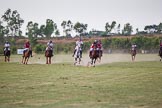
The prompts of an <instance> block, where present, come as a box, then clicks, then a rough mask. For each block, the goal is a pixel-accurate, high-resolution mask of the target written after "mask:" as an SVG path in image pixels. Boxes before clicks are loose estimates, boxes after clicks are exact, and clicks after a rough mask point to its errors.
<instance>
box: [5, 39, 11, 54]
mask: <svg viewBox="0 0 162 108" xmlns="http://www.w3.org/2000/svg"><path fill="white" fill-rule="evenodd" d="M6 51H9V54H10V43H9V42H8V41H6V42H5V44H4V55H6V53H7V52H6Z"/></svg>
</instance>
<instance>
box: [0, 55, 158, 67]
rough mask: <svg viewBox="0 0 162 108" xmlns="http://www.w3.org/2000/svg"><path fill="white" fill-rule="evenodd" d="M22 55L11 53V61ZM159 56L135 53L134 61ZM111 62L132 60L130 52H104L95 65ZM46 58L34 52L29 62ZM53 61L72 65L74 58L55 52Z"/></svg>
mask: <svg viewBox="0 0 162 108" xmlns="http://www.w3.org/2000/svg"><path fill="white" fill-rule="evenodd" d="M21 59H22V55H12V56H11V62H18V63H21ZM159 60H160V57H159V56H158V55H157V54H137V56H136V60H135V62H140V61H159ZM90 61H91V60H90V58H89V56H88V54H83V58H82V61H81V64H80V65H82V66H87V64H88V62H90ZM0 62H4V56H0ZM113 62H132V61H131V55H130V54H104V55H103V57H102V60H101V62H96V65H100V64H107V63H113ZM45 63H46V58H45V56H44V55H37V54H34V57H32V58H30V59H29V64H45ZM55 63H70V64H72V65H73V63H74V58H73V57H72V54H57V55H54V57H52V64H55Z"/></svg>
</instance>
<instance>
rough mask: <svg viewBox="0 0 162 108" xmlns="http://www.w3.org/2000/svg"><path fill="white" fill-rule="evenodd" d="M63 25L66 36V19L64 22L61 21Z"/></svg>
mask: <svg viewBox="0 0 162 108" xmlns="http://www.w3.org/2000/svg"><path fill="white" fill-rule="evenodd" d="M61 26H62V27H63V33H65V36H66V35H67V34H66V21H63V22H62V23H61Z"/></svg>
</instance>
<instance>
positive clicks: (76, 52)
mask: <svg viewBox="0 0 162 108" xmlns="http://www.w3.org/2000/svg"><path fill="white" fill-rule="evenodd" d="M74 60H75V62H74V65H76V64H77V62H78V63H79V64H80V62H81V53H80V48H79V47H76V51H75V54H74ZM77 60H78V61H77Z"/></svg>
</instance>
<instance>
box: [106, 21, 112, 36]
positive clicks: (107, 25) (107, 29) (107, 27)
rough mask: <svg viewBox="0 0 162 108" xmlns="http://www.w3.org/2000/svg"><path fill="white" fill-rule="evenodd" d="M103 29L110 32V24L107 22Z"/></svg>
mask: <svg viewBox="0 0 162 108" xmlns="http://www.w3.org/2000/svg"><path fill="white" fill-rule="evenodd" d="M105 30H106V32H107V33H108V34H110V32H111V25H110V24H109V23H108V22H107V23H106V25H105Z"/></svg>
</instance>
